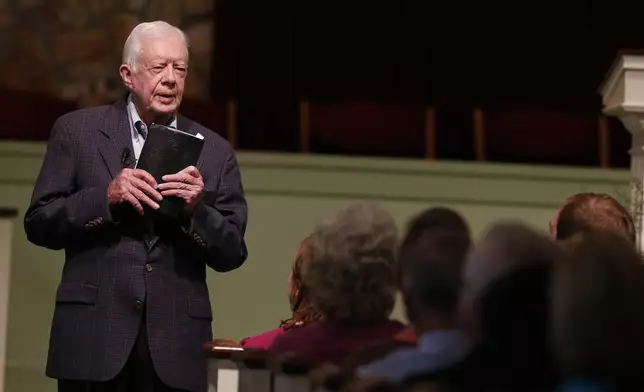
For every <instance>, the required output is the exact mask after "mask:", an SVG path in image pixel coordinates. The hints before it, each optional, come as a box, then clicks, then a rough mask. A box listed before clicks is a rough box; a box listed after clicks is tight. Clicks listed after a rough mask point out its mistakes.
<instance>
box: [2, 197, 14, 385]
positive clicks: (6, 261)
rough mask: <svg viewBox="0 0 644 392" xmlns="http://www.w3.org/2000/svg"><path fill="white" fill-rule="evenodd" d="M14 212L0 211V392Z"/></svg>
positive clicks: (3, 370)
mask: <svg viewBox="0 0 644 392" xmlns="http://www.w3.org/2000/svg"><path fill="white" fill-rule="evenodd" d="M15 216H16V211H15V210H4V209H0V392H3V391H4V390H5V386H4V384H5V377H4V375H5V367H6V354H7V329H8V328H9V283H10V279H11V268H10V267H11V240H12V237H13V220H14V218H15Z"/></svg>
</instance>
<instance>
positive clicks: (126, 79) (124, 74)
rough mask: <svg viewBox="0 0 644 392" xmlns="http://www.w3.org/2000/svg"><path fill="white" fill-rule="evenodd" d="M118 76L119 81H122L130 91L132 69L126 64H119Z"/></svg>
mask: <svg viewBox="0 0 644 392" xmlns="http://www.w3.org/2000/svg"><path fill="white" fill-rule="evenodd" d="M119 74H120V75H121V79H122V80H123V84H125V87H127V88H128V89H131V88H132V75H133V72H132V68H130V66H129V65H127V64H121V66H120V67H119Z"/></svg>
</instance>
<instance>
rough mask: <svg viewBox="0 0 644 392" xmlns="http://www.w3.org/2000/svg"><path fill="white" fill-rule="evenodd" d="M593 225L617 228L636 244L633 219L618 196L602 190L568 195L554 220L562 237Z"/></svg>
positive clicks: (554, 229) (552, 224)
mask: <svg viewBox="0 0 644 392" xmlns="http://www.w3.org/2000/svg"><path fill="white" fill-rule="evenodd" d="M591 229H613V230H618V231H619V232H620V233H622V234H623V235H624V236H625V237H626V238H628V240H629V241H631V243H632V244H635V225H634V224H633V219H632V218H631V215H630V214H629V213H628V211H627V210H626V208H624V207H623V206H622V205H621V204H620V203H619V202H618V201H617V200H615V199H614V198H613V197H611V196H609V195H607V194H602V193H578V194H576V195H573V196H571V197H569V198H568V199H566V201H565V202H564V205H563V206H562V207H561V208H560V209H559V210H558V211H557V213H556V214H555V216H554V217H553V219H552V221H551V222H550V231H551V233H552V234H553V237H554V238H556V239H557V240H558V241H563V240H567V239H569V238H571V237H573V236H574V235H575V234H578V233H581V232H584V231H587V230H591Z"/></svg>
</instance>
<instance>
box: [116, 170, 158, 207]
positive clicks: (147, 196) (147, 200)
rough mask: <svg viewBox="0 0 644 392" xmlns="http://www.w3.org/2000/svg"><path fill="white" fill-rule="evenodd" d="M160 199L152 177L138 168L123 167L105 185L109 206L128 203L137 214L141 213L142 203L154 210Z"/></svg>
mask: <svg viewBox="0 0 644 392" xmlns="http://www.w3.org/2000/svg"><path fill="white" fill-rule="evenodd" d="M162 199H163V196H161V193H159V192H158V191H157V182H156V181H155V180H154V177H152V175H151V174H150V173H148V172H146V171H144V170H140V169H123V170H122V171H121V172H120V173H119V175H118V176H116V178H115V179H114V180H113V181H112V182H111V183H110V185H109V186H108V187H107V202H108V204H109V205H110V206H116V205H119V204H123V203H129V204H130V205H132V207H134V209H135V210H136V211H137V212H138V213H139V215H143V204H147V205H148V206H150V207H151V208H153V209H155V210H156V209H158V208H159V204H158V202H160V201H161V200H162Z"/></svg>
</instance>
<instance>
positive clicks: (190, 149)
mask: <svg viewBox="0 0 644 392" xmlns="http://www.w3.org/2000/svg"><path fill="white" fill-rule="evenodd" d="M199 136H201V135H199ZM199 136H196V135H193V134H190V133H188V132H184V131H180V130H178V129H176V128H172V127H168V126H165V125H159V124H152V125H151V126H150V128H149V130H148V136H147V138H146V139H145V144H143V149H142V150H141V155H140V156H139V160H138V161H137V164H136V168H137V169H141V170H145V171H146V172H148V173H150V174H151V175H152V177H154V179H155V180H156V181H157V184H161V183H162V182H163V180H162V177H163V176H165V175H168V174H174V173H177V172H180V171H181V170H183V169H185V168H186V167H188V166H197V161H198V160H199V156H200V155H201V150H202V149H203V145H204V140H203V136H202V137H199ZM183 208H184V201H183V199H181V198H178V197H166V198H164V199H163V200H161V203H159V209H158V210H157V211H158V212H159V213H161V214H162V215H165V216H167V217H170V218H177V217H179V216H180V214H181V213H182V211H183Z"/></svg>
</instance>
